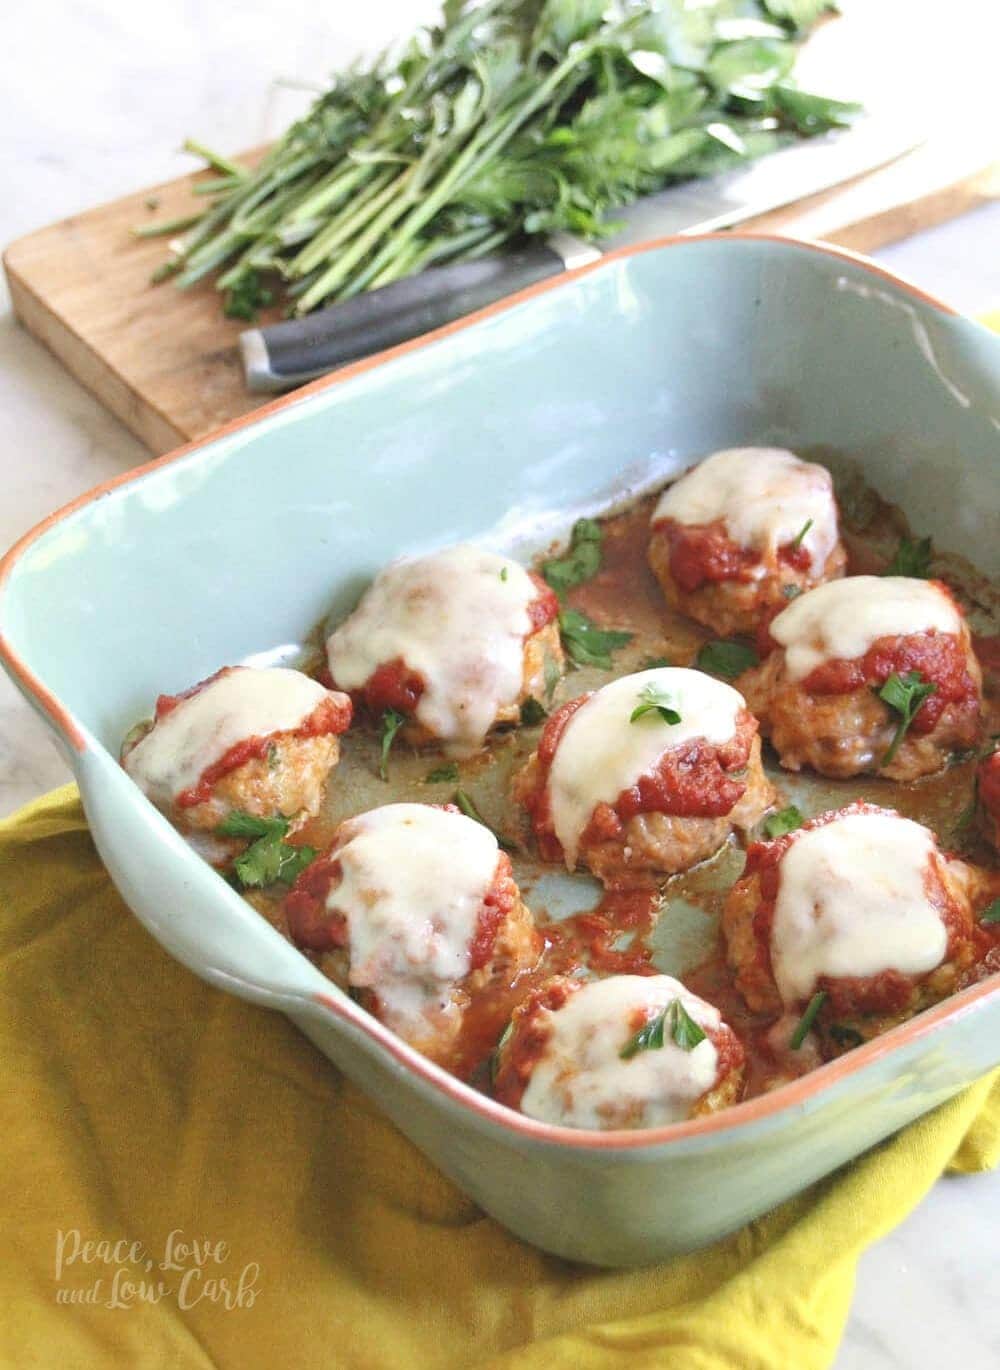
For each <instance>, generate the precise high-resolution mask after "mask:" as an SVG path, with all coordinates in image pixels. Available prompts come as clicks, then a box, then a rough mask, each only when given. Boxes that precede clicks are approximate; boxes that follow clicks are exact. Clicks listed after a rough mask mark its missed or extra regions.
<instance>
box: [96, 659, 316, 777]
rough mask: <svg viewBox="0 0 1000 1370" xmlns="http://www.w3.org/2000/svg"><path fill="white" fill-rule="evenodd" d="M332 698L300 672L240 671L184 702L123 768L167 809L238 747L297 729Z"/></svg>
mask: <svg viewBox="0 0 1000 1370" xmlns="http://www.w3.org/2000/svg"><path fill="white" fill-rule="evenodd" d="M328 693H329V691H327V690H325V689H324V688H323V686H322V685H319V684H317V682H316V681H315V680H310V678H309V677H308V676H306V675H303V674H302V672H301V671H291V670H287V669H285V668H284V667H277V666H276V667H271V668H268V669H263V670H256V669H253V668H252V667H249V666H237V667H235V668H234V669H233V670H231V671H228V672H227V673H226V674H225V675H222V676H219V678H218V679H217V680H213V681H211V682H210V683H209V684H208V685H206V686H205V688H204V689H202V690H199V691H198V693H197V694H194V695H191V697H190V698H189V699H182V700H181V701H180V703H179V704H177V706H176V707H175V708H174V709H172V710H171V712H170V713H168V714H167V715H166V717H165V718H161V719H160V720H159V721H158V722H157V723H156V724H155V725H154V726H153V728H152V729H151V731H150V732H148V733H147V734H146V736H145V737H144V738H143V739H142V741H141V742H139V743H138V744H137V745H136V746H135V747H134V748H133V749H132V751H130V752H129V753H128V755H127V756H126V757H125V760H124V763H123V764H124V766H125V769H126V770H127V771H128V773H129V775H131V777H132V779H133V780H134V781H135V782H136V784H137V785H139V786H140V788H141V789H142V790H144V791H145V793H146V794H148V795H149V797H150V799H152V800H154V801H156V802H157V803H161V804H169V803H171V802H172V801H173V800H175V799H176V798H177V796H178V795H179V794H182V793H183V792H184V791H185V790H188V789H191V787H192V786H194V785H197V783H198V781H199V780H200V779H201V776H202V773H203V772H204V771H205V770H206V769H207V768H208V767H209V766H211V765H214V763H215V762H216V761H220V760H221V759H222V757H224V756H225V754H226V752H228V751H229V749H230V748H231V747H235V746H236V744H237V743H239V742H245V741H247V739H248V738H251V737H269V736H270V735H271V734H272V733H283V732H290V731H293V730H294V729H295V728H298V727H299V726H300V725H301V724H302V723H303V722H304V721H305V720H306V719H307V718H308V717H309V715H310V714H311V713H312V712H313V710H314V709H315V708H316V706H317V705H318V704H320V703H321V702H322V701H323V700H324V699H325V698H326V696H327V694H328Z"/></svg>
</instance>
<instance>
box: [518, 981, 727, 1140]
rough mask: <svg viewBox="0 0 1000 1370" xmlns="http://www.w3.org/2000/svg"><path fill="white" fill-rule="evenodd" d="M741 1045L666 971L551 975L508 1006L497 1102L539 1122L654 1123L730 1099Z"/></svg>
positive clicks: (718, 1017) (575, 1124)
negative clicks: (597, 976)
mask: <svg viewBox="0 0 1000 1370" xmlns="http://www.w3.org/2000/svg"><path fill="white" fill-rule="evenodd" d="M743 1065H744V1051H743V1046H742V1044H741V1042H740V1040H739V1038H738V1037H737V1036H736V1034H735V1033H734V1032H733V1031H732V1029H731V1028H730V1027H728V1026H727V1025H726V1024H725V1023H724V1022H723V1021H722V1017H721V1015H720V1014H719V1011H718V1009H715V1008H713V1007H712V1005H711V1004H707V1003H705V1001H704V1000H703V999H699V998H698V997H697V996H696V995H694V994H691V993H690V992H689V991H688V990H686V989H685V988H684V986H683V985H682V984H681V983H680V981H679V980H674V979H671V977H670V976H669V975H614V976H611V977H610V978H608V979H607V980H592V981H587V982H583V981H579V980H572V979H567V978H565V977H561V976H560V977H556V978H554V979H552V980H549V981H547V982H546V984H545V985H543V986H542V987H541V988H540V989H538V990H536V991H535V992H534V993H533V994H532V995H530V996H529V997H528V999H527V1000H526V1001H525V1002H524V1003H523V1004H521V1005H520V1006H519V1007H518V1008H517V1009H515V1011H514V1015H513V1018H512V1019H511V1023H510V1026H509V1028H508V1030H507V1032H505V1033H504V1036H503V1037H502V1038H501V1041H500V1045H499V1047H498V1049H497V1053H496V1057H495V1062H494V1075H493V1082H494V1093H495V1095H496V1097H497V1098H498V1099H499V1100H500V1102H501V1103H504V1104H507V1105H508V1106H509V1107H510V1108H516V1109H520V1111H521V1112H522V1113H525V1114H527V1115H528V1116H529V1117H531V1118H537V1119H538V1120H539V1121H540V1122H545V1123H555V1124H557V1125H560V1126H563V1127H585V1128H591V1129H597V1130H601V1131H607V1130H609V1129H614V1128H642V1127H661V1126H662V1125H663V1124H665V1123H677V1122H682V1121H683V1120H684V1119H686V1118H693V1117H696V1116H698V1115H700V1114H703V1113H713V1112H715V1111H716V1110H717V1109H720V1108H725V1107H726V1106H727V1105H728V1104H732V1103H735V1102H736V1100H737V1098H738V1097H739V1093H740V1087H741V1085H742V1082H743Z"/></svg>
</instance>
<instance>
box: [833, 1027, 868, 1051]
mask: <svg viewBox="0 0 1000 1370" xmlns="http://www.w3.org/2000/svg"><path fill="white" fill-rule="evenodd" d="M830 1036H831V1037H832V1038H833V1040H834V1041H835V1042H836V1043H837V1045H838V1046H839V1047H859V1046H861V1044H862V1043H863V1042H864V1040H865V1039H864V1037H863V1036H862V1035H861V1033H860V1032H859V1031H858V1030H857V1028H852V1027H848V1026H847V1024H846V1023H831V1024H830Z"/></svg>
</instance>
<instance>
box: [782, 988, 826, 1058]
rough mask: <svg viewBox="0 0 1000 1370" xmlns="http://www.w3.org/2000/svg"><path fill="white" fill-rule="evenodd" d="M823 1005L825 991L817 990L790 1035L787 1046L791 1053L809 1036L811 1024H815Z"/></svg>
mask: <svg viewBox="0 0 1000 1370" xmlns="http://www.w3.org/2000/svg"><path fill="white" fill-rule="evenodd" d="M825 1003H826V990H825V989H821V990H819V992H818V993H816V994H814V995H813V997H812V998H811V999H810V1000H809V1006H808V1008H807V1009H806V1011H805V1013H803V1015H802V1017H801V1018H800V1019H799V1025H798V1027H797V1028H796V1029H795V1031H794V1032H793V1033H792V1038H791V1041H790V1042H789V1043H788V1045H789V1046H790V1047H791V1049H792V1050H793V1051H798V1050H799V1048H800V1047H801V1046H802V1043H803V1042H804V1041H805V1040H806V1037H807V1036H808V1035H809V1032H810V1029H811V1028H812V1025H813V1023H815V1021H816V1017H817V1015H818V1014H819V1011H820V1009H821V1008H822V1007H823V1005H824V1004H825Z"/></svg>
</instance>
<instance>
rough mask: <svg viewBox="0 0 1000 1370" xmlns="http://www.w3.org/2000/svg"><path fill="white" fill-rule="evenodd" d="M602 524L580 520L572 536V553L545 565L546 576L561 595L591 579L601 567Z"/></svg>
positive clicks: (591, 520) (544, 572)
mask: <svg viewBox="0 0 1000 1370" xmlns="http://www.w3.org/2000/svg"><path fill="white" fill-rule="evenodd" d="M602 536H603V534H602V533H601V525H600V524H599V523H596V522H595V521H594V520H593V519H577V521H576V523H574V524H573V532H572V533H571V534H570V540H569V551H568V552H567V553H566V555H565V556H564V557H553V558H552V560H551V561H545V562H543V563H542V575H543V576H544V577H545V579H546V581H547V582H548V583H549V585H551V586H552V588H553V590H555V592H556V594H557V595H563V594H565V593H566V591H567V590H572V588H573V586H574V585H582V584H583V582H584V581H585V580H590V578H591V576H593V575H596V574H597V572H598V571H599V570H600V568H601V539H602Z"/></svg>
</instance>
